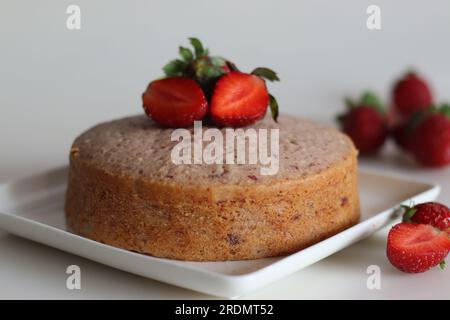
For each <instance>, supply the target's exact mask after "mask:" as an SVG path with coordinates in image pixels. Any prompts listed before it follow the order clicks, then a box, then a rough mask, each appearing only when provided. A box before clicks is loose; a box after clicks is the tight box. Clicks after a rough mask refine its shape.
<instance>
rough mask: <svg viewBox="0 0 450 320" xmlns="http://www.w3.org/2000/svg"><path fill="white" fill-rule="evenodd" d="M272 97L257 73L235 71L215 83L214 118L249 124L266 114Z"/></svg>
mask: <svg viewBox="0 0 450 320" xmlns="http://www.w3.org/2000/svg"><path fill="white" fill-rule="evenodd" d="M272 99H273V97H270V95H269V92H268V91H267V87H266V83H265V81H264V80H263V79H262V78H260V77H259V76H258V75H256V74H248V73H243V72H240V71H233V72H230V73H228V74H226V75H224V76H223V77H222V78H220V79H219V81H218V82H217V84H216V87H215V89H214V93H213V96H212V99H211V109H210V114H211V119H212V120H213V122H214V123H215V124H217V125H221V126H231V127H239V126H246V125H249V124H252V123H254V122H256V121H257V120H259V119H261V118H263V117H264V115H265V114H266V110H267V106H268V105H269V101H270V102H272V101H271V100H272ZM275 118H276V116H275Z"/></svg>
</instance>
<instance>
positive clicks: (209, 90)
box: [163, 37, 280, 121]
mask: <svg viewBox="0 0 450 320" xmlns="http://www.w3.org/2000/svg"><path fill="white" fill-rule="evenodd" d="M189 43H190V47H184V46H179V47H178V54H179V58H176V59H173V60H171V61H170V62H169V63H167V64H166V65H165V66H164V67H163V71H164V74H165V77H166V78H172V77H183V78H189V79H192V80H194V81H195V82H196V83H197V84H199V85H200V87H201V89H202V90H203V93H204V94H205V96H206V98H207V100H208V101H209V102H210V101H211V99H212V97H213V94H214V90H215V87H216V83H217V82H218V80H220V79H221V78H222V77H223V76H224V75H227V74H229V73H230V72H234V71H237V72H240V73H242V72H241V71H240V70H239V69H238V68H237V67H236V65H235V64H234V63H232V62H231V61H229V60H227V59H225V58H223V57H220V56H210V55H209V50H208V49H207V48H205V47H204V45H203V44H202V42H201V41H200V40H199V39H197V38H193V37H192V38H189ZM243 74H247V75H248V73H243ZM250 74H251V75H253V76H256V77H258V78H260V79H262V80H266V81H271V82H274V81H280V79H279V77H278V75H277V73H276V72H275V71H273V70H271V69H269V68H265V67H259V68H256V69H254V70H253V71H252V72H251V73H250ZM265 89H266V97H267V94H268V92H267V88H265ZM268 107H270V110H271V114H272V117H273V119H274V120H275V121H277V118H278V113H279V111H278V103H277V100H276V99H275V97H274V96H273V95H270V94H269V104H268ZM266 108H267V105H266Z"/></svg>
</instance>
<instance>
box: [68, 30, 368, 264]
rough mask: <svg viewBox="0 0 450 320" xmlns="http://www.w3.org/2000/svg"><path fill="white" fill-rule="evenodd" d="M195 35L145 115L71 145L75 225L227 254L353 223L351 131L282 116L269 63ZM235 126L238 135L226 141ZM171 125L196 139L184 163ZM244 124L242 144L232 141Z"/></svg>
mask: <svg viewBox="0 0 450 320" xmlns="http://www.w3.org/2000/svg"><path fill="white" fill-rule="evenodd" d="M190 42H191V44H192V46H193V47H194V50H190V49H188V48H184V47H180V56H181V59H176V60H172V61H171V62H169V63H168V64H167V65H166V66H165V67H164V68H163V70H164V73H165V77H164V78H160V79H158V80H155V81H152V82H151V83H150V84H149V85H148V87H147V89H146V91H145V92H144V94H143V95H142V102H143V107H144V110H145V113H146V115H136V116H132V117H128V118H124V119H118V120H114V121H111V122H107V123H102V124H99V125H97V126H95V127H93V128H91V129H90V130H88V131H86V132H84V133H83V134H81V135H80V136H79V137H78V138H77V139H76V140H75V142H74V143H73V145H72V148H71V152H70V170H69V178H68V189H67V194H66V203H65V212H66V221H67V226H68V228H69V229H71V230H72V231H73V232H75V233H77V234H79V235H81V236H84V237H87V238H89V239H93V240H96V241H99V242H102V243H105V244H109V245H112V246H116V247H119V248H123V249H127V250H132V251H136V252H140V253H144V254H148V255H152V256H155V257H162V258H170V259H179V260H191V261H224V260H243V259H257V258H264V257H272V256H279V255H286V254H289V253H292V252H295V251H298V250H301V249H303V248H305V247H307V246H310V245H312V244H314V243H317V242H318V241H321V240H323V239H325V238H328V237H330V236H332V235H334V234H336V233H338V232H340V231H342V230H344V229H346V228H348V227H350V226H352V225H354V224H356V223H357V222H358V220H359V218H360V208H359V199H358V187H357V151H356V149H355V147H354V145H353V143H352V141H351V140H350V138H348V137H347V136H346V135H345V134H343V133H341V132H339V131H337V130H335V129H332V128H328V127H326V126H323V125H320V124H317V123H315V122H312V121H309V120H304V119H300V118H296V117H293V116H289V115H286V114H281V115H280V116H279V114H278V103H277V101H276V99H275V97H274V96H273V95H271V94H270V93H269V92H268V89H267V83H266V81H271V82H273V81H278V80H279V79H278V76H277V74H276V73H275V72H274V71H272V70H270V69H268V68H265V67H259V68H256V69H254V70H253V71H252V72H250V73H246V72H243V71H241V70H239V69H238V68H237V67H236V65H235V64H234V63H232V62H230V61H229V60H227V59H224V58H221V57H216V56H210V55H209V51H208V50H207V49H205V48H204V47H203V45H202V43H201V42H200V41H199V40H198V39H196V38H191V39H190ZM268 109H270V111H271V112H270V113H271V117H270V116H269V115H266V111H267V110H268ZM199 123H200V124H201V125H200V127H199V126H198V124H199ZM230 132H231V133H234V134H237V136H232V139H231V140H230V139H228V135H229V134H230ZM238 132H239V134H238ZM212 133H214V135H212ZM247 133H248V134H249V137H247V136H246V135H247ZM251 133H254V134H255V136H254V137H257V140H258V141H257V143H256V142H255V141H256V140H254V139H253V138H251V137H252V136H251ZM261 133H264V134H267V140H264V134H261ZM269 133H270V134H269ZM174 134H176V135H177V137H182V138H183V139H188V141H189V143H187V144H185V145H183V147H182V148H181V150H182V151H183V157H182V160H183V161H181V162H180V161H179V159H178V160H177V159H174V155H176V154H177V152H174V150H178V151H180V149H177V148H178V147H179V146H180V143H181V142H182V141H180V140H178V138H177V139H174ZM208 134H209V138H211V139H205V137H206V136H208ZM240 134H244V137H245V138H244V139H243V140H242V139H241V142H242V141H243V144H239V143H234V141H235V138H236V141H237V140H238V137H239V135H240ZM197 136H200V137H201V138H200V140H198V139H197V138H196V137H197ZM269 136H270V142H269V138H268V137H269ZM186 137H187V138H186ZM212 137H214V138H213V139H212ZM223 137H226V138H223ZM191 138H192V141H193V144H194V147H193V150H192V149H191V148H190V147H191V146H192V144H191V143H190V141H191V140H190V139H191ZM241 138H242V136H241ZM183 139H181V140H183ZM255 139H256V138H255ZM219 141H220V143H219ZM230 141H232V143H231V144H228V143H229V142H230ZM252 141H253V142H255V143H253V144H252ZM264 141H265V142H264ZM213 142H214V144H215V145H214V146H215V147H214V148H213V149H211V148H210V146H211V145H212V144H213ZM247 142H248V145H247V144H246V143H247ZM221 143H222V144H221ZM185 146H189V148H184V147H185ZM242 146H244V147H243V148H242ZM196 148H200V149H196ZM196 150H197V151H198V150H203V152H205V150H214V152H213V153H210V154H209V155H212V154H214V157H215V158H214V161H212V162H211V161H206V160H205V159H209V160H211V159H210V158H209V157H208V158H207V157H205V153H203V154H202V155H203V156H201V157H200V161H197V160H199V158H198V152H196ZM243 150H244V151H245V154H244V157H242V158H240V154H242V153H239V152H240V151H241V152H242V151H243ZM178 153H179V152H178ZM223 154H226V157H222V158H220V157H219V156H220V155H223ZM230 154H231V156H230V157H228V156H229V155H230ZM262 155H265V157H262ZM269 155H270V157H269ZM256 156H257V157H256ZM191 158H194V161H190V160H191ZM224 158H225V159H226V161H223V160H224ZM251 159H253V160H255V159H256V160H257V161H251ZM263 159H264V161H263ZM267 159H269V160H270V161H269V162H267V161H266V160H267ZM185 160H189V161H185ZM202 160H204V161H202ZM219 160H221V161H219ZM241 160H243V161H241ZM272 164H275V165H274V166H273V167H272V166H271V165H272ZM268 165H270V166H271V167H270V170H268ZM272 169H274V170H272Z"/></svg>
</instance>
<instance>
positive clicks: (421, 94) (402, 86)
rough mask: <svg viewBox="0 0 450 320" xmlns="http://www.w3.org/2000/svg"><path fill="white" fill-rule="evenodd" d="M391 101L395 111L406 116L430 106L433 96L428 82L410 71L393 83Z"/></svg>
mask: <svg viewBox="0 0 450 320" xmlns="http://www.w3.org/2000/svg"><path fill="white" fill-rule="evenodd" d="M393 102H394V106H395V109H396V111H397V112H398V113H399V114H400V115H402V116H404V117H406V118H408V117H409V116H411V115H412V114H414V113H415V112H417V111H419V110H423V109H427V108H428V107H430V106H431V105H432V103H433V98H432V94H431V90H430V88H429V86H428V84H427V83H426V82H425V81H424V80H423V79H421V78H419V77H418V76H417V75H416V74H415V73H413V72H410V73H408V74H406V76H405V77H404V78H403V79H401V80H400V81H398V82H397V83H396V84H395V86H394V90H393Z"/></svg>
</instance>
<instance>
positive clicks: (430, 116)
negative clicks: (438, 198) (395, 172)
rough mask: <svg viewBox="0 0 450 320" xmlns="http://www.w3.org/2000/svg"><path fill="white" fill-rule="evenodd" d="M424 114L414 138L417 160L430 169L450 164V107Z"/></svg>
mask: <svg viewBox="0 0 450 320" xmlns="http://www.w3.org/2000/svg"><path fill="white" fill-rule="evenodd" d="M432 110H433V111H431V112H428V113H426V114H424V116H423V117H422V119H421V120H420V121H419V123H418V124H417V125H416V127H415V129H414V133H413V136H412V146H411V150H412V152H413V154H414V156H415V158H416V159H417V160H418V161H419V162H420V163H421V164H423V165H425V166H429V167H442V166H445V165H448V164H450V106H447V105H444V106H442V107H441V108H440V109H434V108H433V109H432Z"/></svg>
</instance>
